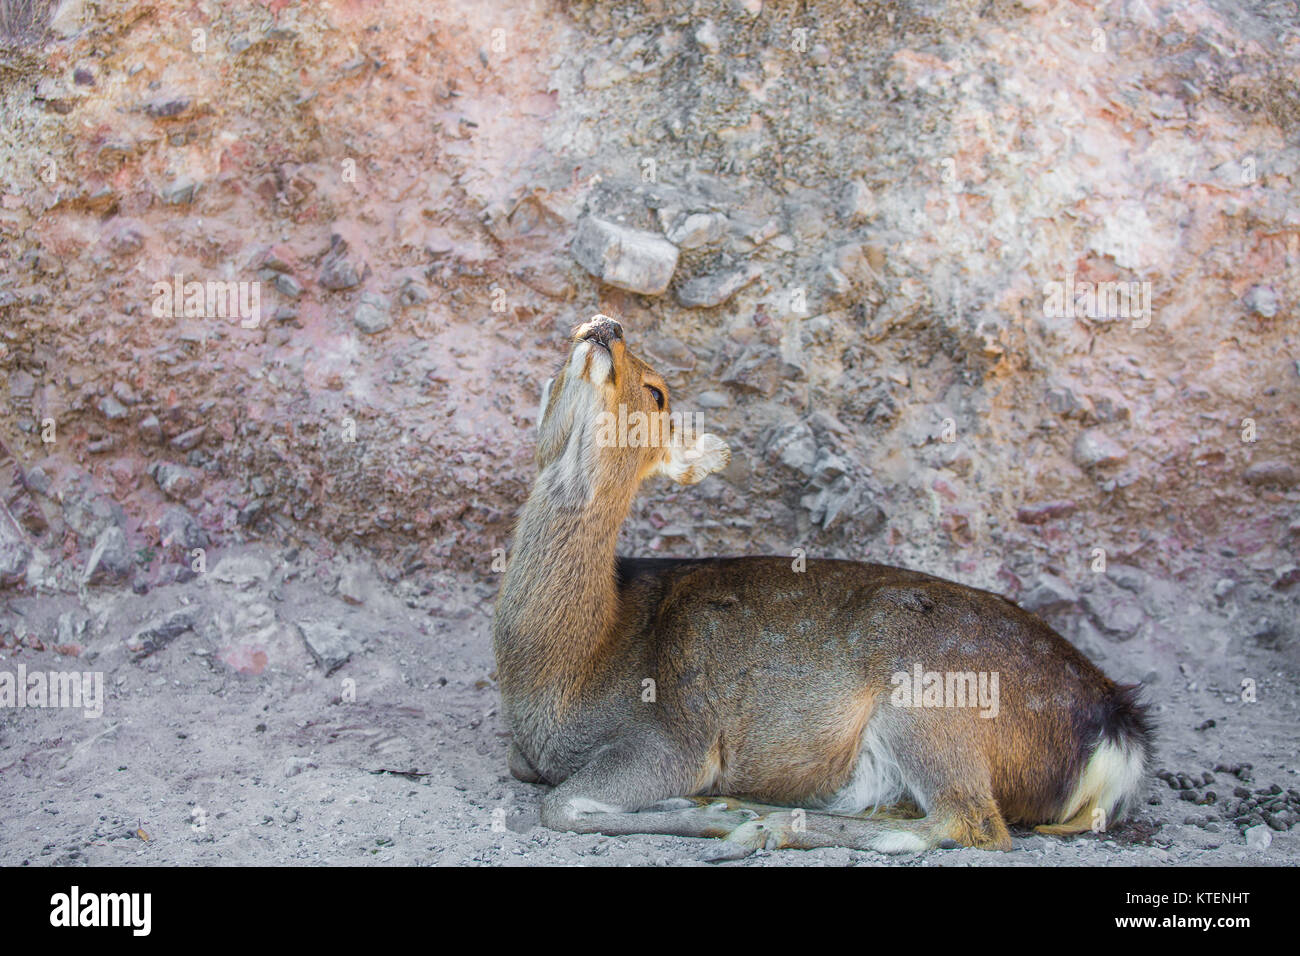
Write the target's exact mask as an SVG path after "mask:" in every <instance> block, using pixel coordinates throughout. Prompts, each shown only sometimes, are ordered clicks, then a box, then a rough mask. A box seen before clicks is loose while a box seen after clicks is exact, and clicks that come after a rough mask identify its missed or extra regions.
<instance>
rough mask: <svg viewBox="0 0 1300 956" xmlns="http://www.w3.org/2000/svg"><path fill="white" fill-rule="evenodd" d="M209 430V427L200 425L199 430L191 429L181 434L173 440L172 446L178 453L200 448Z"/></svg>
mask: <svg viewBox="0 0 1300 956" xmlns="http://www.w3.org/2000/svg"><path fill="white" fill-rule="evenodd" d="M207 430H208V426H207V425H199V426H198V427H197V428H191V429H190V430H189V431H185V432H181V433H180V434H179V435H177V436H176V437H175V438H173V439H172V440H171V446H172V447H173V448H175V449H176V450H177V451H189V450H190V449H192V448H196V447H198V445H199V443H200V442H201V441H203V434H204V432H206V431H207Z"/></svg>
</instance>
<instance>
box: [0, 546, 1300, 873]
mask: <svg viewBox="0 0 1300 956" xmlns="http://www.w3.org/2000/svg"><path fill="white" fill-rule="evenodd" d="M209 558H210V563H209V564H208V565H207V566H206V568H205V570H204V572H203V573H201V574H198V575H196V576H195V577H194V578H193V579H192V580H189V581H186V582H182V583H173V584H170V585H167V586H163V587H158V588H155V589H153V590H151V591H149V592H148V593H146V594H137V593H134V592H132V591H131V590H119V589H108V588H105V589H92V590H89V591H84V592H82V594H81V595H80V596H78V595H75V594H70V595H67V596H65V597H50V596H44V597H32V598H23V597H13V598H10V599H9V602H8V604H7V605H5V606H4V607H3V608H0V615H2V616H0V633H5V634H7V635H8V636H9V641H8V646H7V647H6V648H4V649H3V650H0V670H8V671H11V672H15V671H16V669H17V668H18V666H19V665H22V666H23V667H25V669H26V671H27V673H29V674H30V673H34V672H37V671H43V672H50V671H70V670H74V669H75V670H80V671H89V672H99V673H102V674H103V681H104V701H103V713H102V716H99V717H88V716H86V715H85V714H84V713H83V712H82V711H76V710H72V709H68V708H59V709H52V708H44V709H39V708H23V709H18V708H4V709H0V820H3V821H4V828H3V838H0V864H3V865H32V866H49V865H74V866H75V865H110V866H120V865H135V864H162V865H177V866H191V865H248V864H260V865H302V864H308V865H311V864H373V865H390V864H392V865H406V864H416V865H471V866H474V865H491V866H519V865H537V864H552V865H574V864H576V865H685V864H707V863H708V862H709V861H710V859H711V857H712V855H713V852H714V851H715V845H714V844H713V842H712V841H705V840H689V839H680V838H673V837H663V836H637V837H627V838H608V837H603V836H586V835H574V834H563V833H557V832H552V831H550V830H547V829H545V828H543V827H541V826H540V825H539V823H538V805H539V800H540V797H541V793H542V790H541V789H540V788H538V787H534V786H530V785H527V784H523V783H520V782H518V781H516V780H514V779H513V778H511V777H510V776H509V774H508V773H507V771H506V749H507V744H508V735H507V731H506V728H505V727H504V725H503V723H502V720H501V717H500V715H499V713H498V709H499V696H498V691H497V687H496V684H495V681H494V679H493V669H494V664H493V658H492V646H491V633H490V622H491V611H492V600H493V597H494V594H495V587H494V584H493V582H483V581H481V580H473V579H470V578H467V577H465V578H462V577H457V576H453V575H450V574H447V573H444V572H420V571H416V572H414V573H412V574H408V575H403V574H402V573H401V572H400V571H399V570H397V569H394V568H387V567H381V566H376V565H374V564H373V563H371V562H370V561H368V560H367V559H366V558H365V557H364V556H362V555H347V554H335V555H333V556H332V557H322V556H321V553H320V550H318V549H317V548H316V547H313V546H312V543H310V542H309V543H301V542H298V543H295V542H289V541H285V542H283V543H282V544H280V545H278V546H273V545H270V544H267V543H265V542H264V543H261V544H258V545H254V546H249V547H246V548H241V549H238V550H231V551H227V552H223V553H219V554H212V555H210V556H209ZM1233 614H1234V612H1233V611H1232V609H1231V608H1229V609H1227V610H1224V611H1223V612H1222V613H1221V614H1217V615H1216V614H1214V613H1211V612H1203V613H1200V618H1201V620H1202V625H1203V627H1204V630H1205V633H1204V635H1201V636H1202V637H1203V638H1204V640H1203V641H1202V642H1201V643H1207V642H1212V641H1213V638H1214V636H1215V635H1216V634H1218V633H1220V632H1227V631H1232V630H1234V629H1236V630H1240V626H1241V625H1240V622H1239V621H1236V620H1235V619H1234V616H1233ZM1181 626H1183V627H1187V626H1189V625H1188V624H1187V623H1186V621H1184V622H1183V624H1182V625H1181ZM18 635H21V644H20V646H17V647H15V646H14V645H15V644H16V643H18V642H17V641H15V640H14V637H15V636H18ZM1195 637H1196V635H1189V644H1190V645H1191V646H1196V644H1197V641H1195V640H1193V639H1192V638H1195ZM42 647H43V648H44V649H37V648H42ZM1138 651H1139V649H1138V648H1132V649H1128V650H1126V649H1125V647H1124V646H1120V647H1119V648H1118V649H1116V648H1111V649H1109V654H1108V657H1107V660H1106V661H1105V662H1104V666H1105V667H1106V668H1107V670H1108V671H1109V672H1110V673H1112V674H1113V675H1114V676H1116V677H1119V678H1124V677H1126V676H1127V672H1128V671H1129V670H1132V669H1133V668H1134V667H1139V668H1141V667H1145V666H1146V665H1145V664H1143V663H1140V662H1139V659H1138ZM1243 653H1244V655H1245V659H1246V664H1245V665H1244V667H1245V669H1246V670H1247V671H1251V672H1253V673H1257V674H1258V675H1259V676H1258V678H1257V679H1256V697H1257V700H1256V701H1255V702H1253V703H1252V702H1244V701H1242V700H1241V699H1240V697H1241V694H1240V692H1239V691H1238V690H1236V689H1235V687H1234V686H1233V684H1234V683H1235V682H1233V683H1230V681H1232V678H1231V677H1228V676H1224V675H1223V674H1222V673H1221V672H1219V671H1217V670H1216V668H1215V666H1214V662H1213V661H1210V660H1206V659H1201V660H1191V659H1189V660H1186V661H1183V662H1181V663H1179V664H1178V665H1177V666H1176V668H1175V669H1173V670H1171V671H1170V672H1167V673H1166V672H1161V671H1159V670H1152V671H1149V672H1148V673H1146V674H1145V677H1146V680H1147V681H1148V682H1149V687H1148V689H1147V698H1148V699H1149V700H1150V701H1151V702H1152V704H1153V709H1154V713H1155V717H1156V720H1157V721H1158V724H1159V755H1158V758H1157V767H1158V768H1159V769H1164V770H1168V771H1170V772H1172V773H1174V774H1184V775H1185V777H1186V779H1185V780H1184V783H1187V782H1188V781H1190V782H1191V783H1193V784H1195V787H1194V788H1192V789H1190V790H1188V792H1189V793H1190V794H1191V795H1192V796H1193V797H1194V798H1195V799H1187V798H1184V797H1182V796H1181V795H1180V794H1181V791H1180V790H1175V789H1174V788H1173V787H1171V786H1170V785H1169V784H1168V783H1167V782H1165V781H1164V780H1162V779H1157V778H1154V777H1153V778H1152V780H1151V781H1150V784H1149V801H1148V803H1147V804H1146V805H1145V806H1143V807H1142V809H1141V811H1140V812H1139V813H1138V814H1137V816H1136V817H1135V818H1134V819H1133V820H1132V821H1131V822H1129V823H1127V824H1125V825H1123V826H1122V827H1119V828H1116V829H1115V830H1113V831H1112V832H1111V833H1107V834H1100V835H1085V836H1082V837H1079V838H1075V839H1071V840H1062V839H1055V838H1047V837H1042V836H1038V835H1036V834H1033V833H1029V832H1017V833H1016V834H1015V848H1014V850H1012V851H1011V852H1010V853H985V852H981V851H976V850H966V849H962V850H936V851H932V852H930V853H926V854H921V855H917V856H903V857H887V856H883V855H880V854H876V853H873V852H859V851H852V850H847V849H827V850H818V851H812V852H805V851H795V850H781V851H773V852H761V851H760V852H758V853H756V854H754V855H753V856H751V857H749V858H746V859H742V860H736V861H728V862H722V863H716V864H714V865H725V866H821V865H862V866H987V865H1008V864H1009V865H1033V866H1079V865H1090V866H1134V865H1151V864H1173V865H1183V866H1199V865H1207V864H1218V865H1230V866H1232V865H1250V866H1256V865H1295V864H1296V862H1297V860H1298V859H1300V838H1298V834H1300V830H1295V829H1291V830H1289V831H1288V829H1287V828H1286V825H1285V820H1286V818H1287V814H1292V813H1294V810H1295V806H1294V801H1293V798H1292V797H1289V796H1288V795H1287V794H1286V793H1285V791H1286V790H1287V789H1291V791H1292V793H1294V792H1295V789H1296V787H1297V786H1298V785H1300V781H1297V780H1296V779H1295V778H1296V772H1297V767H1298V766H1300V762H1298V761H1297V757H1296V750H1297V734H1296V727H1297V697H1298V695H1297V690H1296V684H1295V681H1294V679H1293V678H1292V677H1289V676H1288V675H1287V674H1285V673H1283V672H1278V671H1276V670H1273V671H1269V670H1267V669H1266V668H1268V667H1270V666H1271V667H1274V668H1276V666H1277V664H1276V661H1277V657H1276V655H1274V654H1270V652H1269V651H1267V650H1265V649H1253V650H1252V649H1246V650H1244V651H1243ZM1232 659H1233V661H1234V666H1237V662H1238V661H1239V660H1240V659H1241V658H1240V655H1235V654H1234V656H1233V658H1232ZM327 671H330V672H328V673H327ZM1216 675H1217V676H1216ZM1209 722H1213V723H1212V724H1210V723H1209ZM1242 765H1249V767H1247V768H1244V769H1237V770H1236V772H1235V773H1234V772H1233V769H1232V768H1242ZM1216 768H1219V769H1216ZM1223 768H1228V769H1223ZM1206 773H1209V774H1210V777H1212V778H1213V780H1212V782H1208V781H1207V778H1205V777H1204V776H1203V775H1204V774H1206ZM1274 785H1276V788H1280V789H1281V791H1282V793H1281V794H1280V795H1278V796H1273V795H1271V794H1267V793H1256V791H1268V790H1270V789H1275V787H1274ZM1211 791H1213V792H1214V794H1215V796H1214V797H1213V798H1211V797H1209V796H1208V794H1209V793H1210V792H1211ZM1234 791H1235V792H1236V793H1238V794H1246V793H1247V792H1248V791H1249V792H1250V799H1252V800H1256V801H1258V800H1261V799H1262V800H1263V801H1265V803H1267V801H1269V800H1272V801H1273V804H1272V809H1273V810H1274V811H1277V812H1275V813H1273V814H1272V816H1273V819H1274V828H1273V829H1270V828H1269V827H1267V826H1264V827H1262V829H1261V830H1258V831H1255V836H1256V839H1255V840H1252V841H1249V842H1248V840H1247V837H1246V836H1245V835H1243V831H1242V827H1243V826H1245V825H1246V824H1248V823H1250V822H1251V821H1250V820H1245V821H1244V822H1243V823H1242V824H1240V825H1239V824H1238V823H1236V822H1234V820H1233V819H1232V817H1233V815H1234V810H1233V807H1234V806H1235V805H1236V804H1237V803H1238V801H1239V799H1240V798H1237V797H1234V796H1233V794H1234ZM1209 800H1214V801H1215V802H1213V803H1210V802H1208V801H1209ZM1268 809H1269V808H1268V806H1265V807H1264V808H1262V810H1261V812H1264V811H1267V810H1268ZM1238 816H1248V814H1238ZM1265 832H1267V836H1264V834H1265ZM1261 837H1263V839H1260V838H1261Z"/></svg>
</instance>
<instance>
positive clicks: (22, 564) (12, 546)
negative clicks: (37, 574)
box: [0, 534, 32, 587]
mask: <svg viewBox="0 0 1300 956" xmlns="http://www.w3.org/2000/svg"><path fill="white" fill-rule="evenodd" d="M31 559H32V549H31V548H29V547H28V546H27V545H26V544H25V543H24V542H23V541H22V540H20V539H19V538H18V537H17V536H14V537H12V538H10V537H6V536H4V535H2V534H0V587H3V586H5V585H8V584H16V583H18V582H19V581H21V580H22V579H23V578H24V577H25V576H26V574H27V564H28V562H30V561H31Z"/></svg>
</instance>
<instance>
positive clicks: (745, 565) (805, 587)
mask: <svg viewBox="0 0 1300 956" xmlns="http://www.w3.org/2000/svg"><path fill="white" fill-rule="evenodd" d="M618 575H619V586H620V596H621V607H622V625H623V628H624V629H625V630H624V631H623V634H624V641H626V644H625V645H624V646H625V647H626V648H629V649H630V648H633V647H634V648H636V651H635V653H634V655H633V656H635V657H636V658H639V659H641V660H642V661H644V664H643V667H644V670H645V672H646V676H649V677H651V678H653V679H654V681H655V692H656V694H657V697H658V700H657V706H656V708H654V712H655V713H656V715H657V716H658V717H659V718H660V719H665V718H666V719H667V720H668V721H669V722H670V723H672V724H673V725H675V726H690V727H692V728H697V731H696V732H698V733H700V734H701V736H702V739H704V740H705V741H706V742H707V745H708V746H710V747H713V748H715V749H716V750H717V751H718V752H717V753H716V754H715V755H714V756H713V757H712V758H711V764H712V765H714V766H715V769H717V770H718V776H719V778H720V779H719V780H717V781H714V783H718V784H719V785H720V786H721V787H722V788H723V789H729V790H730V791H731V792H751V793H754V792H760V791H761V792H763V793H764V794H765V795H766V797H767V798H768V799H770V800H773V801H785V802H792V803H797V802H799V801H801V800H805V799H808V798H809V797H810V796H811V795H814V794H810V792H809V791H810V790H812V791H819V790H825V791H832V790H834V789H836V788H837V787H838V786H840V785H842V784H843V781H844V779H845V778H846V777H847V775H848V774H849V773H850V772H851V769H852V766H853V763H854V761H855V760H856V759H857V755H858V749H859V747H860V741H861V730H862V727H863V726H864V725H865V723H866V721H867V720H869V719H871V717H872V716H873V714H877V713H880V712H881V711H882V709H883V710H886V711H887V710H888V707H889V703H890V695H891V691H892V690H893V687H894V683H893V682H894V681H895V680H896V677H897V675H899V674H904V673H906V674H908V675H911V674H913V673H915V672H916V670H917V668H918V665H919V668H920V670H921V671H923V672H940V673H952V672H960V673H970V672H977V673H984V674H988V673H990V672H999V674H1000V677H1001V696H1002V698H1003V703H1002V705H1001V706H1002V713H1001V714H1000V715H999V717H998V718H997V719H993V720H989V719H983V718H980V717H979V715H978V713H977V711H976V709H974V708H970V709H965V710H960V711H954V710H946V711H943V712H942V715H941V716H940V715H939V714H937V713H936V714H929V713H927V714H925V715H923V718H924V719H937V720H942V721H945V722H948V726H949V727H951V728H953V729H955V724H954V723H953V722H957V723H960V724H961V725H963V726H964V727H966V728H967V730H968V731H969V732H970V734H971V736H970V739H971V741H972V745H975V746H979V745H980V744H981V742H986V743H988V744H989V751H990V754H992V753H993V752H994V751H995V750H996V749H997V748H995V747H993V745H992V742H993V735H994V734H995V733H996V734H999V735H1001V736H1002V738H1003V739H1004V740H1008V739H1017V740H1020V741H1021V743H1018V744H1017V745H1016V749H1018V750H1019V751H1021V752H1022V753H1023V754H1024V755H1025V759H1026V760H1032V762H1035V763H1036V762H1039V761H1045V762H1047V763H1051V762H1054V761H1058V760H1059V761H1064V762H1066V763H1074V762H1075V761H1076V760H1078V759H1081V757H1082V754H1081V753H1076V752H1074V751H1075V750H1076V749H1077V748H1074V749H1071V750H1070V752H1068V753H1066V752H1061V753H1056V752H1055V751H1054V750H1053V747H1054V746H1056V744H1055V743H1054V742H1055V741H1066V740H1069V741H1074V740H1077V739H1078V737H1079V735H1078V733H1077V730H1076V728H1078V727H1079V725H1081V724H1084V725H1086V724H1089V723H1092V722H1097V721H1101V720H1103V719H1104V715H1105V712H1106V708H1107V707H1108V706H1109V704H1108V701H1109V700H1110V698H1111V695H1112V693H1113V690H1114V685H1113V684H1112V683H1111V682H1110V681H1109V680H1108V679H1107V678H1106V677H1105V676H1104V675H1103V674H1102V673H1101V672H1100V671H1099V670H1098V669H1097V668H1096V667H1095V666H1094V665H1093V664H1092V663H1091V662H1090V661H1089V660H1088V659H1087V658H1085V657H1084V656H1083V655H1082V654H1081V653H1079V651H1078V650H1076V649H1075V648H1074V647H1073V646H1072V645H1071V644H1070V643H1069V642H1067V641H1066V640H1064V639H1063V638H1061V637H1060V636H1059V635H1057V634H1056V633H1055V632H1054V631H1053V630H1052V629H1051V628H1050V627H1048V626H1047V625H1046V624H1045V623H1043V622H1042V621H1041V620H1039V619H1038V618H1037V617H1035V616H1034V615H1032V614H1030V613H1028V612H1026V611H1024V610H1023V609H1021V608H1019V607H1017V606H1016V605H1015V604H1013V603H1011V602H1010V601H1008V600H1007V599H1006V598H1004V597H1002V596H1000V595H997V594H994V593H992V592H988V591H982V590H979V589H977V588H972V587H968V586H966V585H962V584H957V583H955V582H951V581H945V580H943V579H941V578H936V577H933V576H931V575H928V574H923V573H920V572H917V571H909V570H905V569H901V568H894V567H888V566H885V565H877V564H864V563H859V562H853V561H836V560H816V561H808V563H807V567H806V570H804V571H802V572H796V571H794V570H793V569H792V566H791V562H790V560H789V559H787V558H782V557H771V558H704V559H671V558H668V559H629V558H623V559H620V560H619V564H618ZM995 728H996V731H995ZM783 755H784V756H783ZM810 755H816V756H815V759H816V762H817V767H816V768H815V770H814V769H813V768H809V767H807V766H805V763H804V762H805V761H806V760H807V758H808V757H809V756H810ZM1034 755H1037V756H1036V757H1035V756H1034ZM724 777H725V779H722V778H724ZM706 789H709V788H706ZM823 795H826V794H823ZM1046 797H1047V795H1046V794H1044V795H1043V798H1044V799H1046Z"/></svg>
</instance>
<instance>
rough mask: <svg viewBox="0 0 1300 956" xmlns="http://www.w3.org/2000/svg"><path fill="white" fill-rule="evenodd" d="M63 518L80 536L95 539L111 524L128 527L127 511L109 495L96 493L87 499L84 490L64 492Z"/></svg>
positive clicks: (89, 539)
mask: <svg viewBox="0 0 1300 956" xmlns="http://www.w3.org/2000/svg"><path fill="white" fill-rule="evenodd" d="M63 520H64V521H66V522H67V523H68V527H70V528H71V529H72V530H73V531H75V532H77V534H78V536H80V537H81V538H83V539H85V540H87V541H94V540H96V539H98V538H99V535H100V532H102V531H103V530H104V529H105V528H107V527H108V526H109V525H110V524H112V525H117V526H118V527H119V528H124V527H126V512H125V511H123V510H122V506H121V505H119V504H118V503H117V502H116V501H114V500H113V499H112V498H110V497H108V495H102V494H101V495H94V496H93V497H91V498H89V499H87V498H86V497H85V496H84V493H83V490H81V489H74V490H69V491H66V492H64V496H63Z"/></svg>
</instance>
